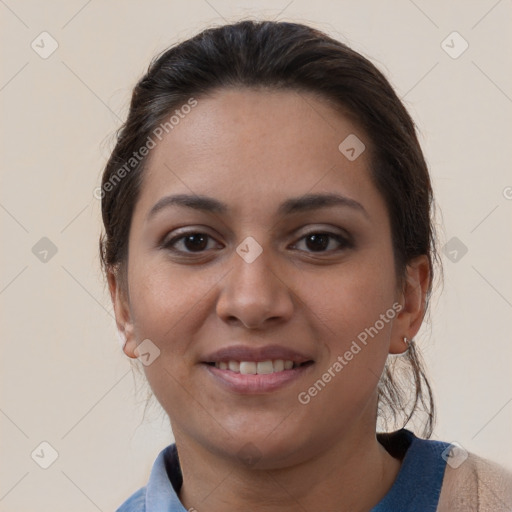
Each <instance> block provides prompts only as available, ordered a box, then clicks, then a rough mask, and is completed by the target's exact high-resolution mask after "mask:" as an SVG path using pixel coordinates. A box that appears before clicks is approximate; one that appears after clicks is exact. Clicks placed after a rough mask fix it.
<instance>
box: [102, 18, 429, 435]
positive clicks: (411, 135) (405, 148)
mask: <svg viewBox="0 0 512 512" xmlns="http://www.w3.org/2000/svg"><path fill="white" fill-rule="evenodd" d="M226 87H230V88H232V87H235V88H243V87H248V88H262V87H264V88H272V89H281V90H283V89H284V90H293V91H307V92H310V93H314V94H316V95H317V96H319V97H322V98H324V99H326V100H328V101H329V102H330V103H331V104H333V105H334V106H335V107H339V108H340V109H343V110H344V111H345V112H348V113H350V114H351V115H352V116H353V117H354V119H355V120H356V121H357V123H358V124H359V125H360V126H361V127H362V128H363V130H364V132H365V134H366V136H367V137H369V142H370V143H371V152H370V154H371V169H370V173H371V177H372V179H373V181H374V183H375V186H376V187H377V188H378V190H379V191H380V193H381V194H382V196H383V198H384V199H385V202H386V205H387V209H388V212H389V217H390V223H391V231H392V238H393V240H392V241H393V250H394V257H395V265H396V269H397V275H398V278H399V281H400V283H401V282H403V279H404V277H405V274H406V266H407V263H408V262H410V261H411V260H412V259H413V258H414V257H416V256H419V255H426V256H427V257H428V259H429V263H430V268H431V276H432V277H433V265H434V263H438V264H439V257H438V254H437V251H436V246H435V237H434V229H433V220H432V206H433V195H432V187H431V182H430V177H429V173H428V168H427V165H426V162H425V159H424V157H423V154H422V151H421V148H420V145H419V142H418V139H417V136H416V132H415V125H414V122H413V121H412V119H411V117H410V116H409V114H408V112H407V111H406V109H405V107H404V106H403V104H402V102H401V101H400V99H399V98H398V96H397V95H396V93H395V92H394V90H393V88H392V87H391V85H390V84H389V82H388V81H387V79H386V78H385V77H384V75H383V74H382V73H381V72H380V71H379V70H378V69H377V68H376V67H375V66H374V65H373V64H372V63H371V62H370V61H369V60H368V59H366V58H365V57H363V56H362V55H360V54H359V53H357V52H355V51H354V50H352V49H351V48H349V47H348V46H346V45H345V44H343V43H341V42H339V41H337V40H335V39H332V38H330V37H329V36H327V35H326V34H324V33H323V32H321V31H318V30H316V29H313V28H311V27H308V26H305V25H302V24H296V23H287V22H273V21H259V22H254V21H241V22H239V23H235V24H231V25H224V26H221V27H217V28H210V29H207V30H204V31H203V32H201V33H200V34H198V35H196V36H194V37H192V38H191V39H188V40H186V41H184V42H182V43H180V44H178V45H176V46H174V47H171V48H170V49H168V50H166V51H165V52H163V53H162V54H161V55H160V56H158V57H157V58H155V59H154V60H153V62H152V63H151V65H150V67H149V69H148V71H147V73H146V74H145V75H144V76H143V77H142V78H141V79H140V81H139V82H138V83H137V85H136V86H135V88H134V90H133V95H132V99H131V104H130V110H129V114H128V118H127V120H126V122H125V123H124V125H123V126H122V127H121V128H120V130H119V131H118V133H117V143H116V145H115V148H114V150H113V152H112V154H111V156H110V159H109V160H108V162H107V165H106V167H105V170H104V173H103V178H102V187H101V196H102V203H101V211H102V216H103V223H104V227H105V233H104V234H103V235H102V236H101V237H100V255H101V262H102V266H103V270H104V272H105V273H108V272H115V273H116V275H117V276H118V279H119V280H120V281H121V283H125V282H126V265H125V264H126V261H127V255H128V237H129V232H130V225H131V219H132V214H133V210H134V206H135V204H136V201H137V198H138V195H139V191H140V187H141V182H142V175H143V169H144V163H145V161H146V160H147V156H144V157H140V155H139V157H138V159H134V158H133V157H134V153H137V152H138V151H139V150H140V148H143V147H144V146H147V145H148V141H149V139H150V138H151V137H152V134H154V133H155V129H157V128H158V126H160V125H161V124H162V123H163V122H164V121H165V120H166V119H168V118H169V116H170V115H171V114H172V112H173V111H175V109H177V108H179V107H181V106H182V105H186V104H187V103H188V102H189V101H190V99H191V98H192V97H193V98H200V97H201V96H205V95H207V94H210V93H212V92H213V91H214V90H216V89H219V88H226ZM340 142H341V141H340ZM144 153H146V152H144ZM128 162H130V165H127V163H128ZM121 169H123V170H124V171H123V172H121ZM400 283H399V284H400ZM431 291H432V279H431V280H430V283H429V287H428V293H427V302H428V300H429V299H430V295H431ZM395 366H398V367H397V368H395ZM404 371H405V374H404V376H403V375H401V372H404ZM411 378H412V382H413V386H411V384H410V383H411ZM401 379H403V382H401ZM418 412H421V413H424V414H425V415H426V419H425V420H424V422H423V436H424V437H430V436H431V434H432V430H433V425H434V419H435V411H434V402H433V396H432V391H431V388H430V385H429V383H428V381H427V379H426V376H425V373H424V371H423V365H422V362H421V357H420V354H419V352H418V350H417V349H416V347H415V343H412V344H410V348H409V349H408V351H407V352H406V353H405V354H404V355H403V356H400V357H394V356H390V357H388V361H387V363H386V367H385V369H384V372H383V376H382V378H381V380H380V382H379V411H378V414H379V418H380V419H381V420H382V419H384V421H385V423H386V424H387V420H388V418H392V420H393V422H394V423H395V424H396V423H397V420H398V419H399V418H401V419H402V425H401V426H405V425H406V424H407V423H408V422H409V420H410V419H411V418H412V417H413V415H415V414H416V413H418Z"/></svg>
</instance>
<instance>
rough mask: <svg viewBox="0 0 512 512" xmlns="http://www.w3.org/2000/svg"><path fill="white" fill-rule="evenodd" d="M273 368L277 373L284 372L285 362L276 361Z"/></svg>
mask: <svg viewBox="0 0 512 512" xmlns="http://www.w3.org/2000/svg"><path fill="white" fill-rule="evenodd" d="M273 366H274V371H275V372H282V371H283V370H284V361H283V360H282V359H276V360H275V361H274V365H273Z"/></svg>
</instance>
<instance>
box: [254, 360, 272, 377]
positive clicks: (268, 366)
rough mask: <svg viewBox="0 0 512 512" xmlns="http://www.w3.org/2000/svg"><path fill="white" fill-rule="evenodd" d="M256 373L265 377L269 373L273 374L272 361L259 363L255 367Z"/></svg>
mask: <svg viewBox="0 0 512 512" xmlns="http://www.w3.org/2000/svg"><path fill="white" fill-rule="evenodd" d="M256 372H257V373H258V375H267V374H269V373H274V365H273V364H272V361H261V362H259V363H258V364H257V366H256Z"/></svg>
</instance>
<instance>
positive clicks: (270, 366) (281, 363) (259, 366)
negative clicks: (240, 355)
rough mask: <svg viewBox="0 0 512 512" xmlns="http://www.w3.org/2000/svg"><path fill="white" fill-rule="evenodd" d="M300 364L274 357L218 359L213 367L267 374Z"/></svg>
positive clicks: (245, 373) (243, 372)
mask: <svg viewBox="0 0 512 512" xmlns="http://www.w3.org/2000/svg"><path fill="white" fill-rule="evenodd" d="M298 366H300V365H299V364H298V363H294V362H293V361H290V360H288V361H286V360H284V359H275V360H270V359H268V360H267V361H258V362H255V361H229V362H226V361H219V362H216V363H215V367H216V368H219V369H220V370H228V369H229V370H231V371H232V372H235V373H241V374H242V375H256V374H258V375H268V374H270V373H275V372H282V371H283V370H291V369H292V368H297V367H298Z"/></svg>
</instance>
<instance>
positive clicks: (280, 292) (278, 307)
mask: <svg viewBox="0 0 512 512" xmlns="http://www.w3.org/2000/svg"><path fill="white" fill-rule="evenodd" d="M231 265H232V269H231V271H230V272H229V273H228V275H227V276H226V280H224V281H223V283H224V284H223V288H222V291H221V295H220V297H219V300H218V303H217V314H218V315H219V317H221V318H222V319H223V320H225V321H233V320H234V319H235V318H236V319H238V320H239V321H240V322H242V323H243V324H244V325H245V326H246V327H259V326H261V325H262V324H263V323H264V322H265V321H266V320H268V319H277V318H280V319H287V318H289V317H290V316H291V314H292V310H293V303H292V300H291V296H290V293H289V290H288V287H287V286H286V285H285V283H284V282H283V280H281V279H279V277H278V276H277V275H276V272H277V270H276V265H275V258H274V255H273V254H272V250H271V249H270V248H263V246H261V245H260V244H259V243H258V242H257V241H256V240H255V239H254V238H252V237H247V238H245V239H244V240H243V241H242V242H241V243H240V244H239V245H238V247H237V248H236V253H235V252H234V253H233V257H232V259H231Z"/></svg>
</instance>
